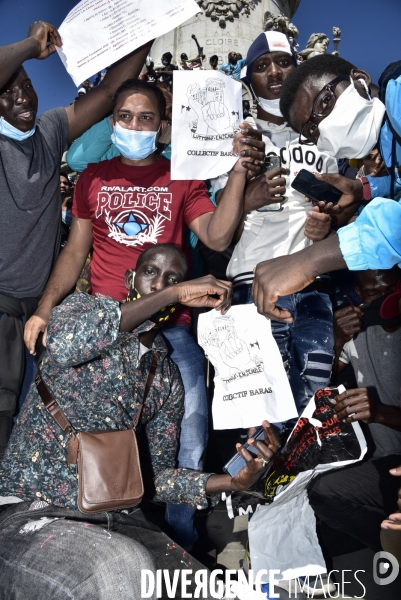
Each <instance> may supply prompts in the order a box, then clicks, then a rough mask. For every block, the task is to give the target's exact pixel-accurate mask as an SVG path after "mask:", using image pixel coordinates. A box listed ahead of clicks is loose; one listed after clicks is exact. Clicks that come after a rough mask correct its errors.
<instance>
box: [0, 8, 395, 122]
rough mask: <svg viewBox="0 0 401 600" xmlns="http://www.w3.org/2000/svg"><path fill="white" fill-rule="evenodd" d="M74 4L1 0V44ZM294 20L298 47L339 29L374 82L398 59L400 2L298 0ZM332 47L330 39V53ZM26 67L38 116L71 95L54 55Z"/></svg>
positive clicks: (55, 20)
mask: <svg viewBox="0 0 401 600" xmlns="http://www.w3.org/2000/svg"><path fill="white" fill-rule="evenodd" d="M150 1H152V0H150ZM75 4H77V1H76V0H0V23H1V29H0V45H6V44H10V43H12V42H16V41H19V40H21V39H24V38H25V37H26V35H27V33H28V29H29V25H30V24H31V23H32V22H33V21H37V20H42V21H48V22H49V23H52V24H53V25H55V26H56V27H58V26H59V25H60V24H61V23H62V21H63V20H64V18H65V16H66V15H67V14H68V12H69V11H70V10H71V9H72V8H73V7H74V6H75ZM292 21H293V23H294V24H295V25H296V26H297V27H298V29H299V32H300V36H299V38H298V39H299V42H300V49H303V48H305V46H306V42H307V40H308V38H309V36H310V34H311V33H326V34H327V35H328V36H329V38H330V39H331V40H332V37H333V36H332V27H333V26H336V27H339V28H340V29H341V31H342V35H341V40H342V41H341V42H340V47H339V51H340V56H342V57H343V58H346V59H347V60H349V61H350V62H352V63H354V64H355V65H356V66H358V67H359V68H362V69H364V70H365V71H368V73H369V74H370V75H371V76H372V80H373V81H374V82H376V83H377V80H378V78H379V76H380V73H381V72H382V71H383V69H384V68H385V67H386V66H387V65H388V64H389V63H390V62H393V61H395V60H401V43H400V42H399V41H397V40H399V39H400V23H401V0H301V4H300V6H299V8H298V10H297V12H296V14H295V15H294V17H293V19H292ZM200 43H201V44H202V41H201V40H200ZM333 49H334V48H333V43H332V42H331V43H330V46H329V52H332V51H333ZM166 50H168V48H166ZM25 66H26V69H27V71H28V73H29V75H30V77H31V79H32V81H33V84H34V87H35V89H36V91H37V93H38V96H39V114H40V113H42V112H44V111H45V110H48V109H49V108H54V107H55V106H65V105H68V104H69V103H70V102H71V101H72V100H73V99H74V98H75V96H76V91H77V89H76V87H75V85H74V83H73V81H72V79H71V77H70V76H69V75H68V73H67V71H66V70H65V69H64V67H63V65H62V63H61V61H60V59H59V57H58V55H57V54H55V55H53V56H51V57H50V58H48V59H46V60H44V61H38V60H31V61H29V62H27V63H26V65H25Z"/></svg>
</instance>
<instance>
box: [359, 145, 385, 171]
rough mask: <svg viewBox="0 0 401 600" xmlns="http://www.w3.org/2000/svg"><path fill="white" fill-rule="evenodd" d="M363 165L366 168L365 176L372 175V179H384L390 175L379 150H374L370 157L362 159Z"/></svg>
mask: <svg viewBox="0 0 401 600" xmlns="http://www.w3.org/2000/svg"><path fill="white" fill-rule="evenodd" d="M361 162H362V164H363V165H364V167H365V175H371V176H372V177H383V176H384V175H388V174H389V173H388V170H387V167H386V165H385V164H384V160H383V159H382V157H381V155H380V152H379V150H377V149H374V150H372V152H371V153H370V154H368V156H365V158H363V159H362V161H361Z"/></svg>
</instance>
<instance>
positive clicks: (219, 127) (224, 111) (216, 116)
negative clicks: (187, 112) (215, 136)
mask: <svg viewBox="0 0 401 600" xmlns="http://www.w3.org/2000/svg"><path fill="white" fill-rule="evenodd" d="M202 115H203V119H204V121H205V123H206V125H207V126H208V127H209V128H210V129H212V130H213V131H215V132H216V133H219V134H220V133H224V132H225V131H231V132H232V125H231V118H230V111H229V110H228V108H227V106H226V105H225V104H223V103H222V102H216V101H214V102H209V103H208V104H205V106H203V107H202Z"/></svg>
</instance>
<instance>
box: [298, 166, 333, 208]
mask: <svg viewBox="0 0 401 600" xmlns="http://www.w3.org/2000/svg"><path fill="white" fill-rule="evenodd" d="M291 186H292V187H293V188H294V190H297V192H301V194H304V196H308V198H311V199H312V200H316V201H318V200H323V202H325V203H326V204H327V203H328V202H332V203H333V204H337V202H338V201H339V199H340V198H341V196H342V194H343V193H342V192H341V191H340V190H338V189H337V188H336V187H334V185H331V183H327V182H326V181H320V179H316V177H315V176H314V175H313V174H312V173H309V171H307V170H306V169H301V170H300V172H299V173H298V175H297V176H296V177H295V179H294V180H293V182H292V183H291Z"/></svg>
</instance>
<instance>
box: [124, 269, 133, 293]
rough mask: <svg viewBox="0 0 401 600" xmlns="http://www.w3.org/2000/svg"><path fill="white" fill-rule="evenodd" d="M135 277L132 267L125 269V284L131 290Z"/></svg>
mask: <svg viewBox="0 0 401 600" xmlns="http://www.w3.org/2000/svg"><path fill="white" fill-rule="evenodd" d="M134 278H135V271H132V269H127V270H126V271H125V278H124V285H125V287H126V289H127V290H128V291H129V292H130V291H131V289H132V288H133V283H134Z"/></svg>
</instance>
